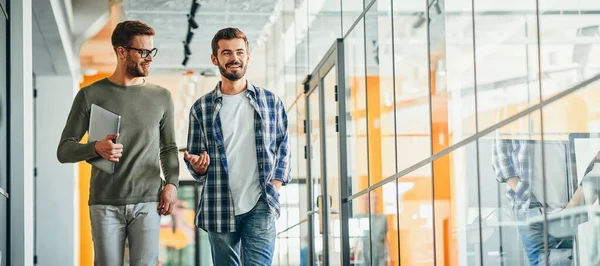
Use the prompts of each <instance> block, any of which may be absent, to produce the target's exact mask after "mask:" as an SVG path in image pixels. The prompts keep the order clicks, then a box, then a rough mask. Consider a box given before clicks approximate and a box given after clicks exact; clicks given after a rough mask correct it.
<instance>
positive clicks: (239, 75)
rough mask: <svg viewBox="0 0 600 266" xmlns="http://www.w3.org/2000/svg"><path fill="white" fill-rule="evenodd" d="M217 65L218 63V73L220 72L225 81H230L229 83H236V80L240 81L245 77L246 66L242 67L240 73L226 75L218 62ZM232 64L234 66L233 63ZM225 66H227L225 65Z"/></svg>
mask: <svg viewBox="0 0 600 266" xmlns="http://www.w3.org/2000/svg"><path fill="white" fill-rule="evenodd" d="M217 63H219V64H218V65H219V72H221V75H222V76H223V77H225V78H226V79H228V80H230V81H238V80H240V79H241V78H242V77H243V76H244V75H246V65H242V69H241V71H239V72H237V73H232V74H229V73H227V69H225V67H223V66H221V63H220V62H217ZM234 64H235V63H234ZM230 65H233V64H230ZM240 65H241V64H240ZM225 66H227V65H225Z"/></svg>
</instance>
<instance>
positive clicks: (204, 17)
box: [123, 0, 281, 71]
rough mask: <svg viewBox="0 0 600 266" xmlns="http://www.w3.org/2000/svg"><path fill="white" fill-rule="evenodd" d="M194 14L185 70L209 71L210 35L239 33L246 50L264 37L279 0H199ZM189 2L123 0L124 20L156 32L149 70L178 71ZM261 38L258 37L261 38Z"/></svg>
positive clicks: (181, 59)
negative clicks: (155, 51)
mask: <svg viewBox="0 0 600 266" xmlns="http://www.w3.org/2000/svg"><path fill="white" fill-rule="evenodd" d="M198 2H199V3H200V7H199V8H198V10H197V13H196V15H195V20H196V22H197V23H198V25H199V28H198V29H196V30H192V31H193V32H194V37H193V39H192V41H191V43H190V49H191V52H192V55H191V56H190V60H189V61H188V63H187V69H193V70H197V71H203V70H204V69H212V68H213V66H212V64H211V62H210V54H211V46H210V42H211V40H212V38H213V36H214V34H215V33H216V32H217V31H218V30H220V29H222V28H226V27H237V28H239V29H240V30H242V31H243V32H244V33H245V34H246V36H247V38H248V40H249V42H250V50H251V51H252V50H253V48H255V47H256V46H257V43H258V42H259V41H260V40H261V39H264V37H266V35H267V34H268V32H267V31H266V30H265V27H266V26H267V25H269V24H270V20H272V16H273V14H274V13H276V12H274V11H275V10H277V8H279V6H280V3H281V1H279V0H253V1H245V0H200V1H198ZM191 6H192V0H171V1H165V0H125V1H123V11H124V18H125V19H126V20H141V21H143V22H145V23H147V24H148V25H150V26H151V27H153V28H154V30H155V31H156V36H155V38H154V46H155V47H157V48H158V49H159V51H158V54H157V57H156V58H155V59H154V63H153V68H154V69H158V70H160V69H163V70H181V69H183V66H182V62H183V58H184V48H183V41H184V40H185V38H186V34H187V30H188V21H187V14H189V13H190V9H191ZM261 36H262V37H261Z"/></svg>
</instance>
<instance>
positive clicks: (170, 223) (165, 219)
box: [159, 186, 208, 266]
mask: <svg viewBox="0 0 600 266" xmlns="http://www.w3.org/2000/svg"><path fill="white" fill-rule="evenodd" d="M177 197H178V200H177V202H176V203H175V208H174V209H173V213H172V214H171V215H168V216H161V219H160V236H159V238H160V245H159V257H160V263H162V264H163V265H182V266H183V265H190V266H191V265H194V264H195V255H196V254H195V251H196V245H195V241H196V240H195V238H196V232H197V229H196V226H195V225H194V217H195V212H196V206H197V205H196V202H195V201H194V187H193V186H180V187H179V190H178V193H177ZM203 244H204V243H203ZM207 244H208V243H207ZM201 259H202V258H201Z"/></svg>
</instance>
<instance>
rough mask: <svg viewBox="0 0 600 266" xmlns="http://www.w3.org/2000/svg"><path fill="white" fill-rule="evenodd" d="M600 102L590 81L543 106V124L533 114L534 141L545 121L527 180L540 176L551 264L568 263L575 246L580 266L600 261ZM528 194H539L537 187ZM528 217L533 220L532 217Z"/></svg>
mask: <svg viewBox="0 0 600 266" xmlns="http://www.w3.org/2000/svg"><path fill="white" fill-rule="evenodd" d="M542 47H543V46H542ZM585 60H589V61H590V62H591V61H594V60H596V61H597V59H593V58H589V59H585ZM596 71H597V70H596ZM597 74H598V73H595V75H597ZM544 84H545V83H542V89H545V88H544V86H545V85H544ZM567 89H568V88H567ZM599 99H600V82H594V83H592V84H589V85H588V86H586V87H584V88H582V89H580V90H578V91H575V92H573V93H571V94H569V95H567V96H565V97H563V98H560V99H559V100H557V101H555V102H552V103H551V104H549V105H547V106H545V107H544V108H543V109H542V118H543V121H540V115H539V113H536V114H532V120H533V121H532V124H534V125H535V126H536V129H538V130H536V131H535V132H534V135H533V138H534V139H537V138H539V136H540V131H539V128H540V127H541V125H540V124H541V122H543V131H542V132H543V140H544V149H543V150H536V152H538V153H536V154H534V155H532V156H533V157H534V158H535V159H536V160H535V162H536V163H537V164H536V165H534V166H535V167H532V169H533V173H532V174H531V176H532V177H533V180H534V181H535V180H536V177H540V176H543V177H544V179H543V180H542V181H543V182H545V183H544V184H545V193H544V195H543V197H538V201H541V202H542V203H544V202H545V204H544V205H545V206H546V207H545V210H546V213H547V217H546V218H547V222H548V230H547V231H548V235H547V238H548V239H547V241H548V248H549V250H548V251H549V253H550V259H549V260H550V263H551V265H552V263H556V262H557V261H559V262H560V261H567V262H570V260H568V256H569V255H571V253H572V252H573V246H575V245H576V244H577V248H576V249H574V250H575V251H578V252H576V253H575V254H574V257H575V258H577V259H578V260H579V263H580V265H597V264H598V263H600V260H599V259H598V252H599V251H598V238H597V237H596V236H598V232H600V230H599V228H600V208H599V207H598V196H599V195H600V189H599V188H600V186H599V185H598V184H599V182H598V181H599V180H600V133H599V132H600V123H599V119H598V115H597V108H596V106H597V100H599ZM542 166H543V167H542ZM532 193H533V194H535V195H537V194H536V187H535V186H534V187H533V189H532ZM540 198H541V199H540ZM527 219H528V221H537V220H536V217H530V216H528V217H527ZM563 253H564V255H562V256H556V254H563Z"/></svg>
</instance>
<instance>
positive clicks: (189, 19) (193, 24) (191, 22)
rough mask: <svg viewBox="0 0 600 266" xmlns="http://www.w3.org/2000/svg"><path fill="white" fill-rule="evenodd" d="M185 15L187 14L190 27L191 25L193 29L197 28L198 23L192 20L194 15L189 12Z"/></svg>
mask: <svg viewBox="0 0 600 266" xmlns="http://www.w3.org/2000/svg"><path fill="white" fill-rule="evenodd" d="M187 16H188V23H189V24H190V27H192V28H193V29H197V28H198V23H196V21H195V20H194V17H193V16H191V15H190V14H188V15H187Z"/></svg>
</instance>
